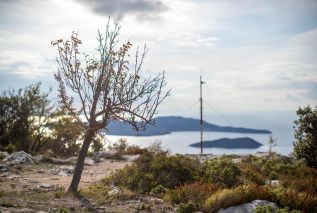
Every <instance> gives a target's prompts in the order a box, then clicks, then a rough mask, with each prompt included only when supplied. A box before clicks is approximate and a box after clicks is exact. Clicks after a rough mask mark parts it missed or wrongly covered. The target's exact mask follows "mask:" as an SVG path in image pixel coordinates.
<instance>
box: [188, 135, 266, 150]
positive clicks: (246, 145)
mask: <svg viewBox="0 0 317 213" xmlns="http://www.w3.org/2000/svg"><path fill="white" fill-rule="evenodd" d="M190 146H191V147H197V148H199V147H200V142H198V143H194V144H191V145H190ZM260 146H262V144H261V143H259V142H257V141H256V140H253V139H252V138H248V137H244V138H221V139H217V140H213V141H204V142H203V147H204V148H224V149H257V148H259V147H260Z"/></svg>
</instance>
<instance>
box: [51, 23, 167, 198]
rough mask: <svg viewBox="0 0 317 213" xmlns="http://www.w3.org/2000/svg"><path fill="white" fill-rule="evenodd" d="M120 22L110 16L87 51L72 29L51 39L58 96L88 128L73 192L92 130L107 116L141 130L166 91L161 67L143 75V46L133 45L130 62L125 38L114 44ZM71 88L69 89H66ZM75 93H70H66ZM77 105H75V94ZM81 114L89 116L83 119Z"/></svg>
mask: <svg viewBox="0 0 317 213" xmlns="http://www.w3.org/2000/svg"><path fill="white" fill-rule="evenodd" d="M119 31H120V26H119V25H118V24H114V25H113V27H112V28H111V24H110V20H109V22H108V24H107V26H106V31H105V33H104V34H102V33H101V32H100V31H98V34H97V41H98V47H97V49H96V50H97V53H96V55H93V56H89V55H84V54H81V53H80V52H79V49H78V48H79V46H80V45H81V44H82V42H81V40H79V38H78V33H75V32H73V33H72V35H71V39H70V40H67V41H64V40H63V39H59V40H57V41H53V42H52V45H53V46H56V47H57V50H58V57H57V62H58V68H57V72H56V73H55V79H56V80H57V81H58V83H59V97H60V100H61V103H62V105H63V106H64V107H65V108H66V109H67V110H68V111H69V112H70V113H71V114H72V115H73V116H74V117H75V118H76V119H77V121H78V122H80V123H81V124H82V125H83V126H84V127H85V130H86V133H85V138H84V141H83V144H82V147H81V150H80V152H79V156H78V159H77V163H76V167H75V171H74V175H73V179H72V182H71V185H70V187H69V189H68V190H69V191H72V192H73V193H75V192H77V188H78V184H79V182H80V178H81V174H82V170H83V166H84V160H85V157H86V155H87V152H88V149H89V146H90V144H91V141H92V138H93V136H94V135H95V134H96V133H98V131H99V130H101V129H103V128H105V127H106V126H107V125H108V124H109V122H110V121H111V120H120V121H124V122H127V123H129V124H130V125H132V127H133V129H134V130H135V131H140V130H144V129H145V127H146V125H147V124H153V115H154V114H156V113H157V107H158V105H159V104H160V103H161V102H162V101H163V100H164V99H165V98H166V97H167V96H168V95H169V93H170V90H168V91H166V92H164V91H163V89H164V87H165V86H166V81H165V76H164V72H163V73H159V74H158V75H156V76H154V77H152V76H148V77H146V78H141V76H140V75H141V73H140V72H141V67H142V65H143V60H144V57H145V55H146V53H147V50H148V49H147V48H146V47H144V49H143V51H139V48H137V51H136V54H135V55H136V56H135V58H134V57H133V60H134V63H133V65H130V64H129V59H130V58H131V57H130V55H129V53H128V52H129V50H130V48H131V46H132V45H131V43H130V41H128V42H127V43H124V44H123V45H122V46H120V47H117V46H118V35H119ZM66 88H69V90H66ZM69 91H70V92H71V94H74V96H71V95H69V94H70V92H69ZM75 98H77V99H76V100H78V101H79V102H80V105H81V107H80V108H79V109H76V108H75V107H74V104H73V103H74V100H75ZM80 114H83V115H84V116H85V118H86V120H87V121H88V122H86V123H85V122H83V121H82V120H81V119H80V118H79V115H80Z"/></svg>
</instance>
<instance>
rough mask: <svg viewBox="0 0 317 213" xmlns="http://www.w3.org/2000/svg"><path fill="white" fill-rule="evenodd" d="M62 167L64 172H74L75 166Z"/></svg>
mask: <svg viewBox="0 0 317 213" xmlns="http://www.w3.org/2000/svg"><path fill="white" fill-rule="evenodd" d="M60 169H61V170H63V171H64V172H66V173H68V174H73V173H74V167H73V166H61V167H60Z"/></svg>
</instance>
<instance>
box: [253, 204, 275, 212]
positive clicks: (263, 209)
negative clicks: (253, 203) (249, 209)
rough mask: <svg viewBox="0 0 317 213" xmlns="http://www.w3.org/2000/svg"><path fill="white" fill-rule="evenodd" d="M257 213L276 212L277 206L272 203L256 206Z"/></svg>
mask: <svg viewBox="0 0 317 213" xmlns="http://www.w3.org/2000/svg"><path fill="white" fill-rule="evenodd" d="M255 213H275V208H274V207H273V206H272V205H269V204H268V205H261V206H257V207H256V208H255Z"/></svg>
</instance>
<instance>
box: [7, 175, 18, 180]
mask: <svg viewBox="0 0 317 213" xmlns="http://www.w3.org/2000/svg"><path fill="white" fill-rule="evenodd" d="M6 178H7V179H9V180H14V179H18V178H20V176H19V175H10V176H8V177H6Z"/></svg>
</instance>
